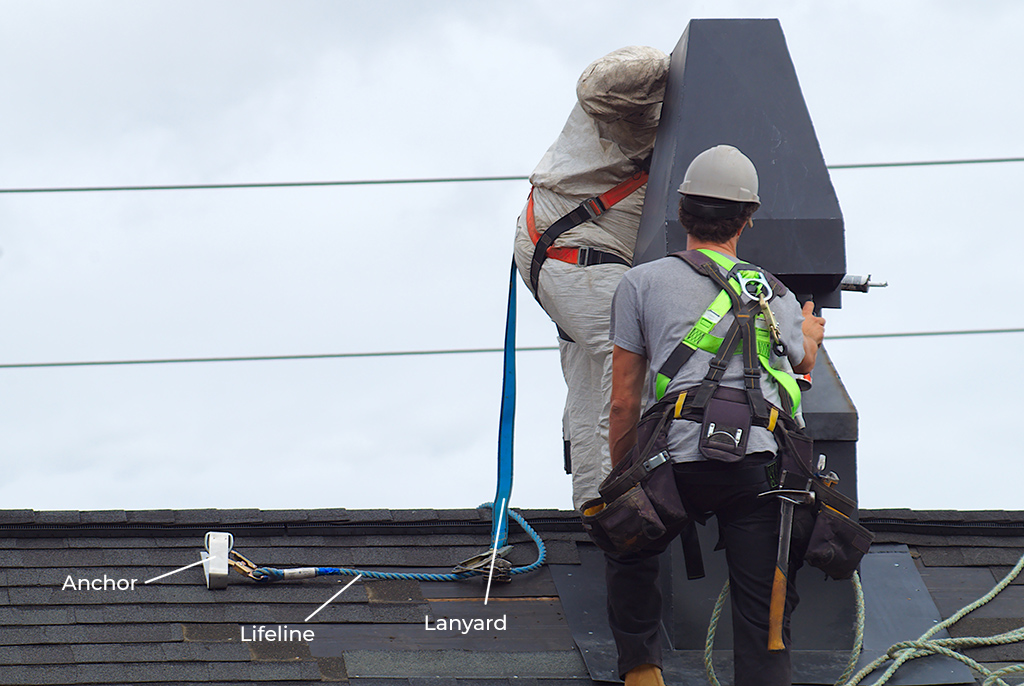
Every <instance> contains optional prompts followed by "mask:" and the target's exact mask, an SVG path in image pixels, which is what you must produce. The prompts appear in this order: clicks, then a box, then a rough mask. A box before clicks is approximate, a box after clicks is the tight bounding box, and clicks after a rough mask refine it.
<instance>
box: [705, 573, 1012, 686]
mask: <svg viewBox="0 0 1024 686" xmlns="http://www.w3.org/2000/svg"><path fill="white" fill-rule="evenodd" d="M1022 570H1024V555H1022V556H1021V558H1020V560H1018V561H1017V564H1016V565H1015V566H1014V568H1013V569H1011V570H1010V572H1009V574H1007V575H1006V576H1005V577H1003V579H1002V581H1000V582H999V583H998V584H996V585H995V586H994V587H993V588H992V590H991V591H989V592H988V593H986V594H985V595H983V596H982V597H981V598H978V599H977V600H975V601H974V602H973V603H971V604H970V605H967V606H966V607H964V608H962V609H960V610H959V611H957V612H956V613H955V614H953V615H951V616H950V617H949V618H948V619H945V620H943V621H942V622H939V623H938V624H936V625H935V626H933V627H932V628H931V629H929V630H928V631H926V632H924V634H922V635H921V636H920V637H919V638H918V639H917V640H915V641H903V642H901V643H897V644H895V645H894V646H892V647H891V648H889V650H887V651H886V652H885V654H884V655H882V656H881V657H879V658H877V659H876V660H874V661H873V662H871V663H870V664H868V665H866V666H865V667H864V668H863V669H861V670H860V671H859V672H857V674H856V675H855V676H854V677H853V678H852V679H850V680H849V681H847V679H848V678H849V676H850V674H851V673H852V672H853V670H854V668H855V667H856V664H857V661H858V660H859V659H860V653H861V649H862V647H863V643H864V590H863V587H862V586H861V583H860V576H859V575H857V574H854V577H853V583H854V587H855V589H856V599H857V619H856V625H855V632H854V634H855V635H854V645H853V651H852V652H851V654H850V660H849V662H848V664H847V667H846V670H844V672H843V674H842V675H841V676H840V677H839V679H838V680H837V681H836V686H857V685H858V684H860V683H861V682H862V681H863V680H864V679H865V678H867V677H868V676H870V675H871V674H872V673H873V672H875V671H877V670H879V669H881V668H882V666H883V665H885V664H886V663H887V662H890V661H891V662H892V664H891V665H890V666H889V667H888V669H886V670H885V672H884V673H883V674H882V676H881V677H879V679H878V680H877V681H875V682H874V683H873V684H871V685H870V686H883V684H885V683H887V682H888V681H889V680H890V679H891V678H892V677H893V675H894V674H896V671H897V670H898V669H899V668H900V667H902V666H903V665H904V664H906V663H907V662H909V661H910V660H914V659H917V658H920V657H925V656H927V655H945V656H947V657H950V658H953V659H954V660H957V661H959V662H962V663H964V664H965V665H967V666H968V667H970V668H971V669H973V670H975V671H976V672H978V673H979V674H981V675H982V676H984V677H985V681H984V682H983V684H982V686H1009V685H1008V684H1007V683H1006V682H1005V681H1004V680H1003V678H1002V677H1004V676H1008V675H1010V674H1019V673H1024V664H1017V665H1010V666H1007V667H1003V668H1001V669H998V670H991V669H989V668H988V667H985V666H984V665H983V664H981V663H979V662H978V661H976V660H973V659H971V658H970V657H968V656H967V655H964V654H963V653H962V652H960V651H961V650H966V649H968V648H977V647H979V646H994V645H1006V644H1009V643H1019V642H1024V626H1022V627H1020V628H1019V629H1014V630H1012V631H1007V632H1005V633H1002V634H998V635H996V636H963V637H960V638H938V639H933V638H932V636H934V635H935V634H937V633H938V632H940V631H942V630H943V629H948V628H949V627H951V626H953V625H954V624H956V623H957V622H959V621H960V620H961V619H963V618H964V617H966V616H967V615H969V614H970V613H971V612H974V611H975V610H977V609H978V608H979V607H982V606H984V605H986V604H988V603H989V602H991V601H992V599H993V598H995V597H996V596H997V595H999V594H1000V593H1001V592H1002V591H1003V589H1005V588H1006V587H1007V586H1009V585H1010V584H1011V583H1013V580H1014V579H1016V578H1017V576H1018V575H1019V574H1020V573H1021V571H1022ZM728 596H729V582H728V581H726V582H725V586H723V587H722V592H721V593H720V594H719V595H718V601H717V602H716V603H715V609H714V611H713V612H712V613H711V622H710V624H709V625H708V635H707V640H706V641H705V643H704V668H705V671H706V672H707V676H708V682H709V683H710V684H711V685H712V686H721V684H720V682H719V681H718V677H717V676H716V675H715V669H714V666H713V664H712V661H711V655H712V649H713V647H714V643H715V631H716V629H717V627H718V619H719V617H720V616H721V614H722V608H723V606H724V605H725V599H726V598H727V597H728Z"/></svg>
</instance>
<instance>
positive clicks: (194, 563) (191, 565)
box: [142, 557, 217, 584]
mask: <svg viewBox="0 0 1024 686" xmlns="http://www.w3.org/2000/svg"><path fill="white" fill-rule="evenodd" d="M206 559H207V560H216V559H217V558H216V557H208V558H206ZM204 562H206V560H198V561H196V562H193V563H192V564H190V565H185V566H184V567H181V568H180V569H175V570H174V571H173V572H167V573H166V574H161V575H160V576H154V577H153V578H152V579H147V580H146V581H143V582H142V583H144V584H148V583H149V582H150V581H159V580H160V579H163V578H164V577H167V576H170V575H171V574H177V573H178V572H184V571H185V570H186V569H189V568H190V567H195V566H196V565H201V564H203V563H204Z"/></svg>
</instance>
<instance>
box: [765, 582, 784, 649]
mask: <svg viewBox="0 0 1024 686" xmlns="http://www.w3.org/2000/svg"><path fill="white" fill-rule="evenodd" d="M785 612H786V572H784V571H782V569H781V568H779V567H775V579H774V580H773V581H772V597H771V604H770V605H769V606H768V650H769V651H771V652H779V651H782V650H785V649H786V644H785V643H783V642H782V620H783V616H784V615H785Z"/></svg>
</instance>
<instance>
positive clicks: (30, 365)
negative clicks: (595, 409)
mask: <svg viewBox="0 0 1024 686" xmlns="http://www.w3.org/2000/svg"><path fill="white" fill-rule="evenodd" d="M1001 333H1024V328H1020V329H977V330H971V331H917V332H907V333H858V334H841V335H837V336H829V337H827V339H826V340H827V341H829V342H831V341H848V340H855V339H865V338H911V337H915V336H973V335H978V334H1001ZM553 350H558V347H557V346H554V345H538V346H524V347H521V348H516V352H521V353H530V352H542V351H553ZM500 352H504V349H503V348H454V349H449V350H397V351H391V352H372V353H324V354H313V355H251V356H247V357H183V358H166V359H153V360H103V361H93V362H21V363H12V364H0V369H40V368H46V367H111V366H126V365H145V364H190V363H197V362H276V361H282V360H331V359H346V358H353V357H412V356H423V355H470V354H479V353H500Z"/></svg>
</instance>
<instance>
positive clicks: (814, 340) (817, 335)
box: [793, 300, 825, 374]
mask: <svg viewBox="0 0 1024 686" xmlns="http://www.w3.org/2000/svg"><path fill="white" fill-rule="evenodd" d="M803 315H804V322H803V324H802V325H801V329H802V330H803V333H804V359H802V360H800V364H798V365H794V366H793V371H794V372H796V373H797V374H809V373H810V372H811V370H812V369H814V363H815V362H816V361H817V360H818V348H820V347H821V342H822V341H823V340H825V319H824V317H818V316H816V315H815V314H814V303H813V302H812V301H810V300H808V301H807V302H805V303H804V309H803Z"/></svg>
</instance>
